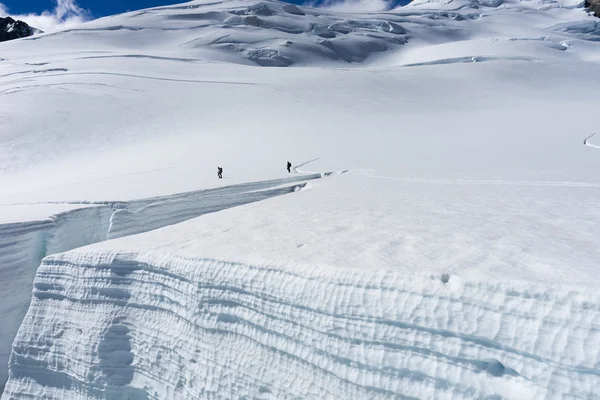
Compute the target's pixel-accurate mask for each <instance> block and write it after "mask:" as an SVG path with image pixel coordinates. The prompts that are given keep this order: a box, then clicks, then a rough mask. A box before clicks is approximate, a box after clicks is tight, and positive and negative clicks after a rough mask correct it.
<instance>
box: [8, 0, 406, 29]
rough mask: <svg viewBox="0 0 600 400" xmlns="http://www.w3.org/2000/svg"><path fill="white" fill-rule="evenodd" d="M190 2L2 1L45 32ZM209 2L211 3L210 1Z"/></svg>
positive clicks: (352, 5) (370, 2)
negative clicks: (140, 10)
mask: <svg viewBox="0 0 600 400" xmlns="http://www.w3.org/2000/svg"><path fill="white" fill-rule="evenodd" d="M185 1H186V0H0V17H3V16H5V15H10V16H12V17H14V18H15V19H20V20H23V21H25V22H27V23H28V24H29V25H31V26H33V27H35V28H37V29H41V30H42V31H44V32H52V31H55V30H57V29H61V28H68V27H69V26H74V25H77V24H79V23H81V22H85V21H87V20H90V19H94V18H99V17H104V16H107V15H114V14H119V13H123V12H126V11H133V10H139V9H142V8H149V7H156V6H161V5H168V4H177V3H183V2H185ZM207 1H208V0H207ZM284 1H288V2H290V3H295V4H306V3H310V4H312V5H314V4H321V5H322V4H324V3H326V4H328V5H332V4H335V6H336V8H337V9H338V10H341V9H343V10H345V11H380V10H383V9H387V8H389V7H390V6H391V5H392V4H394V5H399V4H405V3H406V2H407V1H408V0H284Z"/></svg>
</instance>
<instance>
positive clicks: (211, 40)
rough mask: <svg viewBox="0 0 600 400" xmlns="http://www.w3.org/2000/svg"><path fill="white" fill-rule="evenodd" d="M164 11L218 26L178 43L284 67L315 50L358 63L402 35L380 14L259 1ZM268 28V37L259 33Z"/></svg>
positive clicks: (403, 40) (398, 40) (173, 17)
mask: <svg viewBox="0 0 600 400" xmlns="http://www.w3.org/2000/svg"><path fill="white" fill-rule="evenodd" d="M167 10H168V11H171V12H172V13H170V14H168V16H167V18H168V19H170V20H174V21H178V20H184V21H202V22H203V23H207V27H211V28H214V27H219V28H220V29H219V32H221V34H219V35H208V36H204V37H200V38H198V39H195V40H192V41H190V42H187V43H185V44H184V47H188V48H194V47H204V46H214V47H217V48H219V49H222V50H228V51H233V52H243V53H244V54H245V56H246V57H247V58H248V59H250V60H252V61H254V62H255V63H257V64H259V65H262V66H279V67H286V66H289V65H292V64H294V63H295V62H298V61H300V62H302V61H307V60H310V59H312V58H314V56H315V55H317V56H319V58H323V57H325V58H329V59H333V60H343V61H346V62H361V61H364V60H365V59H366V58H367V57H368V56H369V55H370V54H371V53H373V52H378V51H385V50H387V49H388V48H390V47H395V46H397V45H402V44H405V43H406V42H407V40H408V39H407V35H406V33H407V32H406V30H405V29H404V28H403V27H401V26H400V25H398V24H396V23H394V22H392V21H386V20H384V19H382V17H381V16H379V17H377V18H373V19H372V20H366V19H361V20H352V19H346V18H341V17H339V16H335V15H328V14H325V13H317V12H316V11H315V10H311V9H301V8H299V7H297V6H295V5H293V4H284V3H279V2H259V3H256V4H253V5H250V6H247V7H234V8H233V9H231V10H228V11H227V10H222V9H221V10H219V11H207V12H195V13H190V12H189V10H186V11H187V12H185V13H182V12H181V11H179V9H178V8H175V9H170V10H169V9H168V8H162V9H160V12H161V13H165V11H167ZM173 11H176V12H173ZM148 12H152V10H149V11H148ZM269 31H272V32H273V34H272V35H274V36H273V37H267V36H265V35H269V34H268V33H267V32H269ZM269 36H270V35H269Z"/></svg>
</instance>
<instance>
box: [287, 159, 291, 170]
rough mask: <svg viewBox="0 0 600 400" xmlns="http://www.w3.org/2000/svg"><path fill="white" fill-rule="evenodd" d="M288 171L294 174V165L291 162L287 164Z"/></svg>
mask: <svg viewBox="0 0 600 400" xmlns="http://www.w3.org/2000/svg"><path fill="white" fill-rule="evenodd" d="M287 170H288V172H292V163H291V162H289V161H288V162H287Z"/></svg>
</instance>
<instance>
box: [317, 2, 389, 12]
mask: <svg viewBox="0 0 600 400" xmlns="http://www.w3.org/2000/svg"><path fill="white" fill-rule="evenodd" d="M391 5H392V3H391V2H390V1H388V0H325V1H323V2H321V3H319V4H318V5H317V7H321V8H326V9H328V10H333V11H340V12H348V13H353V12H376V11H385V10H389V9H390V8H391Z"/></svg>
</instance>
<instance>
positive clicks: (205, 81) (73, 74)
mask: <svg viewBox="0 0 600 400" xmlns="http://www.w3.org/2000/svg"><path fill="white" fill-rule="evenodd" d="M84 75H91V76H93V75H110V76H121V77H126V78H136V79H149V80H155V81H165V82H182V83H209V84H222V85H259V84H258V83H254V82H233V81H208V80H197V79H176V78H165V77H157V76H144V75H135V74H122V73H117V72H100V71H98V72H91V71H90V72H72V73H66V74H46V75H45V77H55V76H84ZM33 78H35V77H31V78H30V79H33ZM3 83H5V84H8V83H12V82H3Z"/></svg>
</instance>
